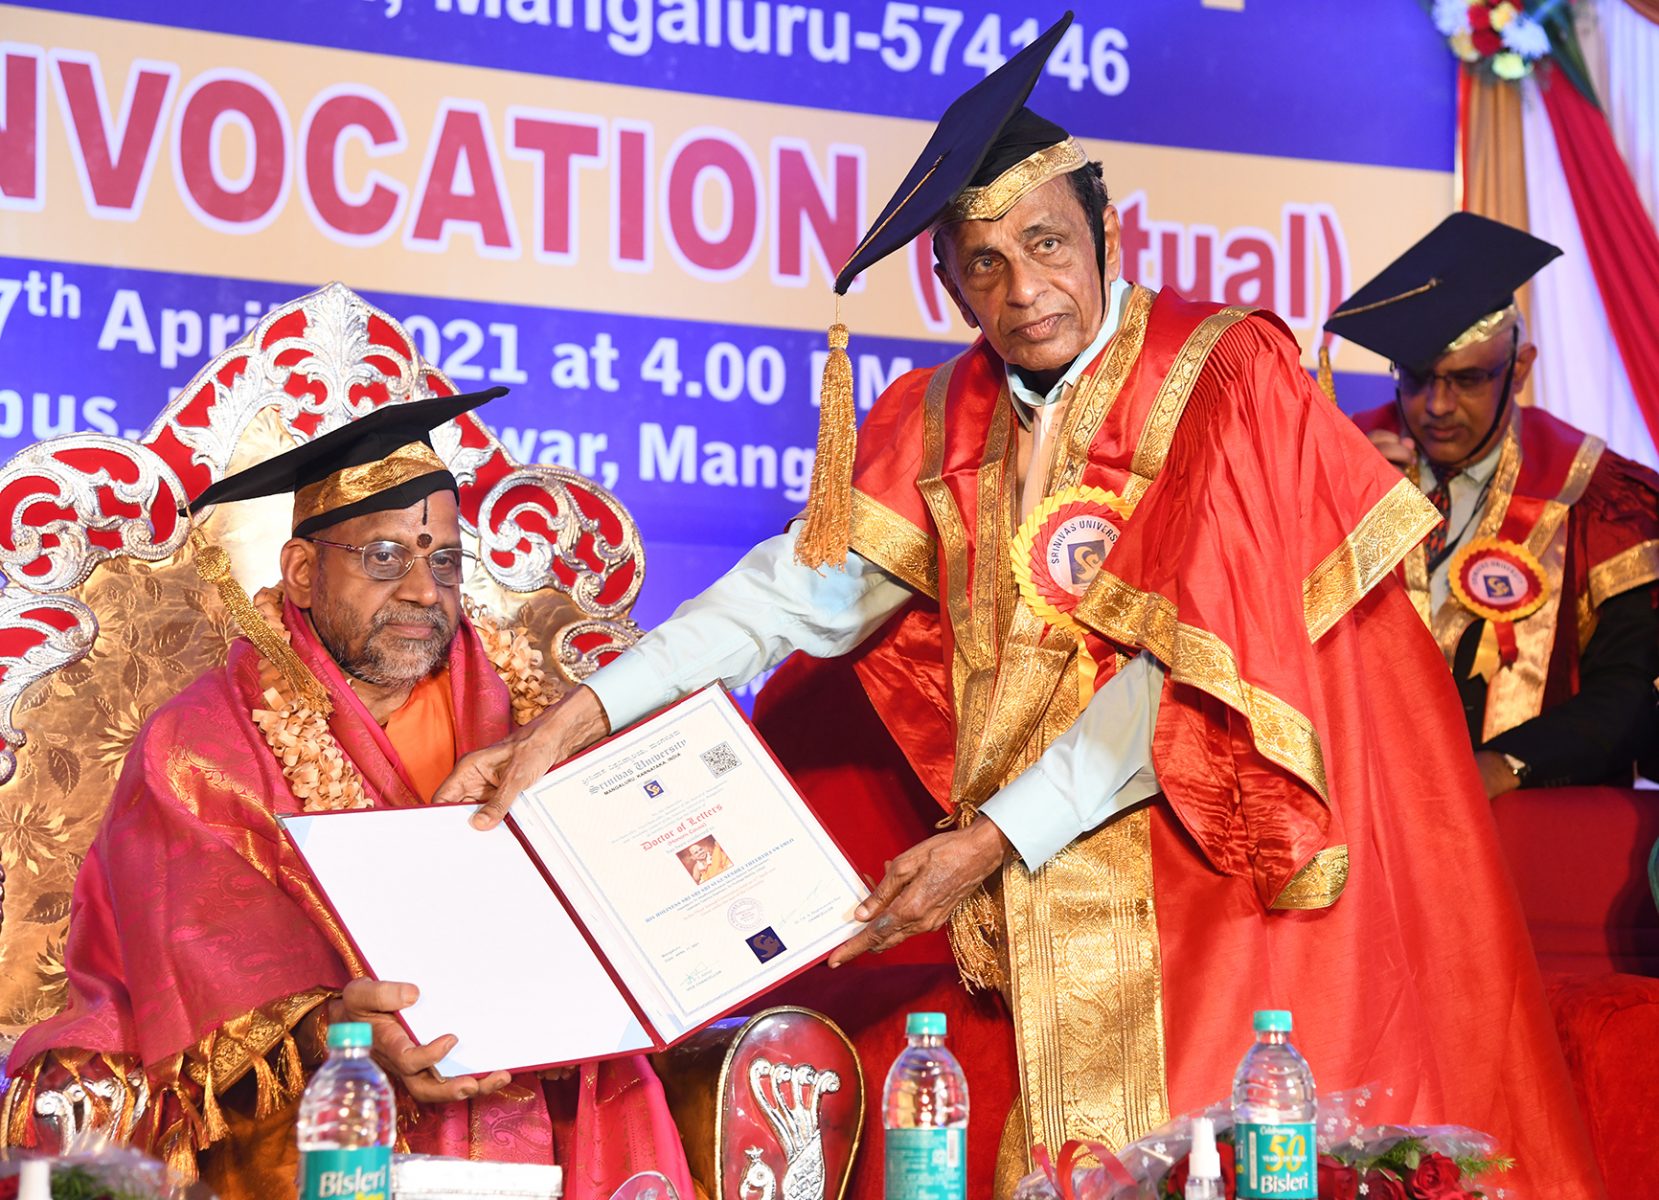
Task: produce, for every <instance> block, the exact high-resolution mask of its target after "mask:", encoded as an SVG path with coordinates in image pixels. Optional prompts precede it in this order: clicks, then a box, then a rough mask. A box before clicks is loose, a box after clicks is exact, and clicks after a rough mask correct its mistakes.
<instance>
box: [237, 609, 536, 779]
mask: <svg viewBox="0 0 1659 1200" xmlns="http://www.w3.org/2000/svg"><path fill="white" fill-rule="evenodd" d="M253 603H254V607H255V608H257V609H258V610H259V614H260V616H262V617H264V618H265V621H266V623H267V624H269V625H270V626H271V627H272V628H273V629H274V630H275V631H276V632H277V633H278V634H279V635H280V636H281V637H282V638H283V640H284V641H287V640H288V638H289V634H288V627H287V626H286V625H284V624H283V623H282V592H281V590H280V589H278V588H264V589H262V590H261V591H260V592H259V593H258V594H257V595H255V596H254V598H253ZM467 617H468V619H469V620H471V622H472V627H473V629H474V631H475V632H476V633H477V634H478V640H479V642H480V643H481V644H482V645H483V648H484V654H485V656H486V657H488V658H489V660H490V665H491V666H493V667H494V668H495V670H496V674H498V675H500V676H501V682H502V683H504V684H506V685H507V692H508V695H509V696H510V697H511V699H512V706H513V721H514V723H515V724H518V725H523V724H525V723H526V722H528V721H531V720H533V719H535V718H536V717H537V716H539V715H540V714H541V713H542V711H543V710H544V709H546V708H547V707H548V706H549V705H551V704H552V703H553V702H554V700H556V699H557V698H558V697H557V696H556V695H555V694H554V693H553V692H552V691H551V690H550V689H549V688H548V684H547V674H546V672H544V671H543V670H542V654H541V651H539V650H537V649H536V648H535V647H534V646H532V645H531V643H530V636H529V634H528V633H527V632H526V631H525V629H524V628H523V627H522V626H513V627H512V628H510V629H503V628H502V627H501V626H500V625H498V624H496V623H495V621H494V620H493V619H492V618H491V617H490V616H489V615H488V614H486V613H485V612H484V610H483V609H482V608H480V607H478V606H477V605H474V604H472V603H470V602H469V603H468V604H467ZM261 667H262V674H263V678H262V682H263V683H264V684H265V685H266V687H265V695H264V700H265V707H264V708H256V709H254V710H253V712H252V716H253V720H254V724H255V725H258V726H259V731H260V733H262V734H263V735H264V737H265V744H266V745H268V746H269V747H270V748H271V753H272V754H274V755H276V759H277V762H278V763H279V764H280V765H281V767H282V775H283V778H284V779H286V780H287V781H288V786H289V787H290V788H292V789H293V792H294V795H295V796H297V797H299V799H300V802H301V804H302V805H303V806H304V808H305V811H306V812H338V811H343V810H346V809H354V808H370V807H372V806H373V803H374V802H373V801H372V800H371V799H370V797H369V794H368V792H367V791H366V790H364V787H363V777H362V775H360V774H359V773H358V771H357V768H356V767H355V766H353V765H352V762H351V760H350V759H349V758H348V757H347V756H346V752H345V751H344V750H343V749H342V748H341V746H340V743H339V741H337V740H336V739H335V737H334V734H333V731H331V730H330V729H329V727H328V718H329V710H328V709H327V708H326V707H325V708H319V707H316V706H314V705H312V704H310V703H309V702H307V701H306V699H305V698H304V697H303V696H299V695H296V694H294V692H293V689H292V687H291V686H290V685H289V684H288V683H287V681H286V680H284V679H283V677H282V676H281V674H280V673H279V672H278V671H276V670H275V668H269V669H265V668H267V664H264V663H261Z"/></svg>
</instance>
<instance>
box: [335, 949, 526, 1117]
mask: <svg viewBox="0 0 1659 1200" xmlns="http://www.w3.org/2000/svg"><path fill="white" fill-rule="evenodd" d="M418 999H420V989H419V988H417V987H416V986H415V985H414V984H412V983H392V982H390V981H382V980H378V979H353V980H352V981H351V982H350V983H348V984H346V987H345V991H344V992H343V993H342V994H341V995H340V998H339V999H337V1000H331V1001H330V1002H329V1006H328V1023H329V1024H330V1025H337V1024H339V1023H340V1022H341V1021H364V1022H367V1023H368V1025H369V1026H370V1027H371V1028H373V1030H374V1048H373V1049H372V1050H371V1051H370V1053H371V1054H373V1055H374V1060H375V1061H376V1062H378V1063H379V1064H380V1065H381V1067H383V1068H384V1069H385V1071H386V1073H387V1074H388V1075H390V1076H391V1077H392V1078H393V1079H395V1080H397V1081H398V1082H399V1083H400V1084H402V1085H403V1090H404V1091H406V1092H408V1093H409V1094H410V1095H411V1096H413V1097H414V1098H415V1099H416V1100H418V1101H420V1102H421V1103H422V1104H445V1103H448V1102H450V1101H454V1100H469V1099H471V1098H472V1097H473V1096H488V1095H489V1094H490V1093H491V1092H495V1091H499V1090H500V1089H502V1088H504V1087H506V1086H507V1084H508V1082H509V1081H510V1080H511V1079H512V1076H511V1075H509V1074H508V1073H507V1072H506V1071H496V1072H494V1073H493V1074H490V1075H485V1076H484V1077H483V1078H479V1077H477V1076H474V1075H462V1076H458V1077H457V1078H455V1079H445V1078H444V1077H443V1076H441V1075H439V1074H438V1072H437V1064H438V1063H439V1062H440V1061H441V1060H442V1059H443V1056H444V1055H446V1054H448V1053H449V1052H450V1051H451V1050H453V1049H455V1046H456V1038H455V1036H454V1035H453V1034H445V1035H444V1036H443V1037H441V1038H438V1039H436V1040H435V1041H432V1042H430V1043H428V1044H427V1045H425V1046H422V1045H421V1044H420V1043H418V1042H416V1041H415V1039H414V1038H412V1037H410V1036H409V1031H408V1030H406V1029H404V1028H403V1026H402V1025H400V1024H398V1022H397V1018H396V1017H394V1016H393V1015H392V1014H393V1013H395V1012H398V1011H399V1010H401V1009H405V1008H408V1007H409V1006H410V1005H411V1004H413V1003H414V1002H415V1001H416V1000H418Z"/></svg>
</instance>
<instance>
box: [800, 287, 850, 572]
mask: <svg viewBox="0 0 1659 1200" xmlns="http://www.w3.org/2000/svg"><path fill="white" fill-rule="evenodd" d="M840 307H841V305H840V303H839V302H837V304H836V310H837V311H836V316H837V317H839V316H840V315H841V314H840ZM829 345H830V353H829V358H828V359H827V360H826V361H825V363H824V381H823V384H822V385H821V386H820V388H819V391H818V457H817V459H816V460H815V461H814V463H813V465H812V494H811V495H810V496H808V497H807V502H806V524H805V525H804V526H803V527H802V529H801V534H800V536H799V537H798V538H796V540H795V559H796V561H798V562H800V563H803V564H804V565H806V566H809V567H812V568H814V569H816V568H818V567H822V566H832V567H839V566H842V565H843V564H844V563H846V561H847V544H848V542H850V541H851V540H852V525H853V456H854V455H855V454H856V453H857V451H858V414H857V411H856V409H855V407H854V404H853V364H852V360H851V359H850V358H848V357H847V327H846V326H845V325H843V324H841V322H840V321H836V323H835V324H834V325H831V326H830V329H829Z"/></svg>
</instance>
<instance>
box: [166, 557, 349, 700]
mask: <svg viewBox="0 0 1659 1200" xmlns="http://www.w3.org/2000/svg"><path fill="white" fill-rule="evenodd" d="M190 539H191V546H192V548H193V549H194V550H195V552H196V553H195V558H196V574H198V575H200V576H201V577H202V578H203V579H204V580H205V581H206V582H208V583H211V584H212V585H213V586H214V587H215V588H217V589H218V591H219V600H220V602H221V603H223V604H224V606H225V611H226V612H228V613H229V614H230V615H231V617H232V619H234V620H235V621H236V625H237V628H239V629H241V631H242V636H243V637H245V638H247V639H248V640H249V641H250V642H252V643H253V644H254V646H255V647H256V648H257V649H258V650H259V652H260V653H261V654H263V655H264V656H265V660H266V661H267V662H269V663H270V664H271V665H272V666H274V667H275V668H276V669H277V670H279V671H281V672H282V677H283V678H284V679H286V680H287V681H288V686H289V687H290V688H292V689H293V691H294V692H296V693H297V694H298V695H299V696H300V697H301V698H303V699H304V700H305V702H306V703H307V704H308V705H310V707H311V708H313V709H314V710H316V711H318V712H320V713H322V714H323V715H325V716H327V715H328V714H330V713H332V712H333V711H334V706H333V704H332V703H330V701H329V698H328V693H327V692H326V691H324V690H323V685H322V684H321V683H319V682H318V681H317V677H316V676H315V675H313V674H312V673H311V669H310V668H309V667H307V666H306V665H305V664H304V663H303V662H301V661H300V657H299V655H297V654H295V653H294V651H293V649H292V648H291V647H290V646H289V645H288V642H287V641H286V640H285V639H284V638H283V636H282V635H281V634H279V633H278V632H277V631H276V630H274V629H272V628H271V626H270V624H269V623H268V622H267V621H266V620H265V618H264V617H262V616H260V615H259V610H258V609H257V608H255V607H254V606H253V601H252V600H250V599H248V593H247V592H245V591H243V590H242V585H241V584H239V583H237V582H236V577H235V576H234V575H232V574H231V573H230V555H229V554H227V553H226V552H225V549H224V547H222V546H214V545H212V544H210V543H209V542H208V540H207V539H206V538H205V537H203V536H202V534H201V531H200V530H195V531H193V532H192V533H191V535H190Z"/></svg>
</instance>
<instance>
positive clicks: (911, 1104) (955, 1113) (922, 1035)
mask: <svg viewBox="0 0 1659 1200" xmlns="http://www.w3.org/2000/svg"><path fill="white" fill-rule="evenodd" d="M904 1034H905V1037H906V1038H908V1039H909V1041H910V1044H909V1045H908V1046H906V1047H905V1048H904V1051H903V1053H901V1054H900V1055H899V1056H898V1058H896V1059H894V1060H893V1067H892V1069H891V1070H890V1071H888V1072H887V1086H886V1088H885V1089H883V1091H882V1094H881V1108H882V1125H883V1126H884V1127H885V1128H886V1131H887V1146H886V1150H887V1191H886V1197H887V1200H963V1197H965V1196H966V1195H967V1194H968V1080H967V1077H966V1076H965V1075H963V1074H962V1064H961V1063H959V1062H957V1061H956V1056H955V1055H954V1054H952V1053H951V1052H950V1051H949V1050H947V1049H945V1014H944V1013H936V1012H923V1013H911V1014H910V1016H909V1017H908V1018H906V1020H905V1023H904Z"/></svg>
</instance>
